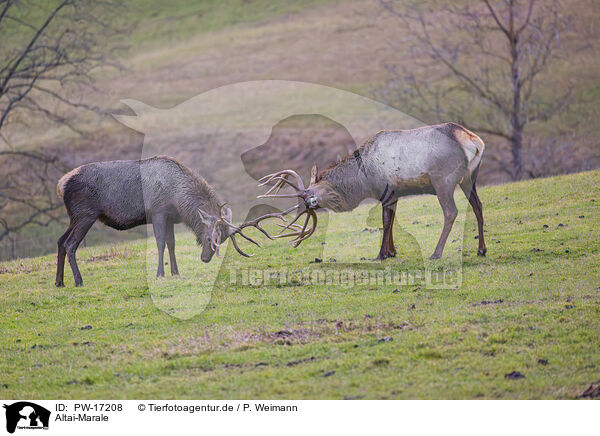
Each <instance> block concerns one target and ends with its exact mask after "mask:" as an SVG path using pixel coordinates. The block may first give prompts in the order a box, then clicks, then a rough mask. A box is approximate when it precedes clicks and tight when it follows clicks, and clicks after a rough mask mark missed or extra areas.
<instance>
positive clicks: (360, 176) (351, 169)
mask: <svg viewBox="0 0 600 436" xmlns="http://www.w3.org/2000/svg"><path fill="white" fill-rule="evenodd" d="M371 185H372V184H371V182H370V177H369V176H368V172H367V169H366V168H365V164H364V162H363V159H362V156H361V150H360V149H359V150H357V151H355V152H354V153H353V154H351V155H350V156H348V157H347V158H346V159H344V160H343V161H342V162H339V163H337V164H336V165H334V166H332V167H330V168H328V169H327V170H325V171H323V172H322V173H321V174H320V175H319V177H318V178H317V182H316V183H315V184H314V185H313V186H312V187H311V188H312V189H313V191H314V193H315V196H316V197H317V201H318V203H319V206H320V207H325V208H328V209H331V210H333V211H335V212H345V211H350V210H353V209H354V208H355V207H357V206H358V205H359V204H360V202H361V201H363V200H364V199H366V198H369V197H373V196H374V193H373V192H372V191H373V189H372V186H371Z"/></svg>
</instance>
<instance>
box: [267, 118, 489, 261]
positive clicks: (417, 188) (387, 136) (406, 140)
mask: <svg viewBox="0 0 600 436" xmlns="http://www.w3.org/2000/svg"><path fill="white" fill-rule="evenodd" d="M484 148H485V146H484V143H483V141H482V140H481V138H479V136H477V135H475V134H474V133H472V132H470V131H469V130H467V129H465V128H464V127H462V126H460V125H458V124H455V123H446V124H440V125H435V126H426V127H421V128H418V129H412V130H396V131H383V132H379V133H377V134H376V135H375V136H373V137H372V138H370V139H369V140H368V141H366V142H365V143H364V144H363V145H362V146H361V147H359V148H358V149H357V150H356V151H355V152H354V153H353V154H350V155H349V156H347V157H346V158H345V159H343V160H342V161H341V162H338V163H336V164H335V165H333V166H331V167H329V168H328V169H326V170H325V171H323V172H321V173H320V174H317V169H316V167H313V170H312V172H311V182H310V185H309V186H308V188H305V187H304V184H303V183H302V179H301V178H300V176H299V175H298V174H297V173H295V172H294V171H292V170H283V171H279V172H277V173H274V174H270V175H268V176H265V177H263V178H262V179H261V180H259V182H261V185H263V186H264V185H272V186H271V188H270V189H269V190H268V191H267V192H266V194H264V195H261V196H260V198H297V197H299V198H300V199H302V200H303V202H304V207H305V209H304V210H302V212H301V213H300V214H298V215H297V216H296V218H295V219H294V220H292V221H290V222H289V223H288V224H287V225H285V226H283V227H284V228H283V229H282V231H281V232H280V233H279V234H278V235H274V236H273V238H285V237H294V236H295V237H296V239H294V241H293V245H294V246H298V245H299V244H300V243H301V242H302V241H304V240H305V239H307V238H309V237H310V236H311V235H312V234H313V233H314V231H315V229H316V226H317V214H316V213H315V209H319V208H327V209H331V210H333V211H335V212H343V211H350V210H352V209H354V208H355V207H356V206H358V205H359V204H360V202H361V201H363V200H364V199H367V198H375V199H378V200H379V201H380V202H381V204H382V208H383V238H382V243H381V249H380V251H379V255H378V257H377V258H378V259H386V258H388V257H394V256H395V255H396V249H395V247H394V239H393V234H392V228H393V223H394V216H395V213H396V206H397V200H398V198H399V197H401V196H406V195H415V194H435V195H437V198H438V200H439V203H440V205H441V207H442V210H443V213H444V226H443V229H442V234H441V236H440V239H439V241H438V243H437V246H436V248H435V251H434V252H433V254H432V255H431V257H430V259H439V258H440V257H441V256H442V252H443V250H444V246H445V244H446V240H447V238H448V234H449V233H450V231H451V229H452V225H453V224H454V220H455V219H456V216H457V213H458V211H457V208H456V204H455V202H454V190H455V189H456V186H457V185H460V187H461V188H462V190H463V192H464V193H465V195H466V196H467V198H468V200H469V203H470V204H471V206H472V208H473V212H474V213H475V217H476V218H477V226H478V231H479V249H478V250H477V254H478V255H480V256H485V254H486V251H487V250H486V246H485V241H484V236H483V224H484V222H483V212H482V205H481V201H480V200H479V196H478V195H477V188H476V181H477V174H478V172H479V167H480V164H481V158H482V156H483V151H484ZM290 178H291V180H290ZM294 179H295V181H292V180H294ZM286 186H287V187H289V186H291V187H292V188H294V189H295V191H296V193H294V194H286V193H283V194H280V193H279V192H280V191H281V189H282V188H284V187H286ZM298 206H299V205H298ZM304 215H306V219H305V220H304V224H303V225H302V226H300V225H299V224H296V223H297V222H298V220H299V219H300V217H301V216H304ZM309 221H311V223H310V226H309ZM286 231H288V233H286Z"/></svg>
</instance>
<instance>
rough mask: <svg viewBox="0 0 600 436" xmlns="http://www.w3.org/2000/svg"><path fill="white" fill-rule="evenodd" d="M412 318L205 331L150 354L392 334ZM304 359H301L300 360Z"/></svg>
mask: <svg viewBox="0 0 600 436" xmlns="http://www.w3.org/2000/svg"><path fill="white" fill-rule="evenodd" d="M414 329H416V327H415V326H414V325H412V324H410V323H409V322H406V321H404V322H392V321H387V322H377V321H373V320H371V319H363V320H358V321H338V320H334V321H326V322H321V323H319V322H316V323H314V324H311V325H310V326H298V327H296V328H286V329H282V330H276V331H261V330H254V331H247V330H237V331H236V330H233V329H232V328H230V329H229V331H227V332H208V331H207V332H204V334H203V335H199V336H195V337H188V338H180V339H178V340H177V341H176V342H170V343H167V344H161V345H158V346H157V347H155V348H153V349H152V350H149V352H148V353H145V354H147V357H150V358H155V357H157V356H160V357H162V358H169V357H172V356H185V355H193V354H197V353H200V352H206V351H214V350H216V349H234V350H244V349H248V348H251V347H253V346H256V345H258V344H260V343H267V344H273V345H281V346H292V345H302V344H307V343H310V342H315V341H318V340H320V339H323V338H328V337H331V338H336V337H337V338H343V337H345V336H347V335H349V334H353V335H354V336H356V335H358V336H361V335H363V334H370V333H373V332H377V334H378V335H379V334H389V333H391V332H393V331H404V330H414ZM298 363H300V362H298Z"/></svg>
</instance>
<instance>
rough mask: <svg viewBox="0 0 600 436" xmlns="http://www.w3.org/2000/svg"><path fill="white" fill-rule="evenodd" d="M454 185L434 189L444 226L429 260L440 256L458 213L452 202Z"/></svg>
mask: <svg viewBox="0 0 600 436" xmlns="http://www.w3.org/2000/svg"><path fill="white" fill-rule="evenodd" d="M454 187H455V186H453V187H452V189H449V188H442V189H439V190H438V189H436V194H437V197H438V201H439V202H440V206H442V210H443V211H444V228H443V229H442V234H441V236H440V240H439V241H438V243H437V246H436V247H435V251H434V252H433V254H432V255H431V257H430V258H429V259H430V260H433V259H439V258H440V257H442V252H443V251H444V246H445V245H446V240H447V239H448V235H449V234H450V230H452V225H453V224H454V220H455V219H456V216H457V215H458V210H457V209H456V204H455V203H454Z"/></svg>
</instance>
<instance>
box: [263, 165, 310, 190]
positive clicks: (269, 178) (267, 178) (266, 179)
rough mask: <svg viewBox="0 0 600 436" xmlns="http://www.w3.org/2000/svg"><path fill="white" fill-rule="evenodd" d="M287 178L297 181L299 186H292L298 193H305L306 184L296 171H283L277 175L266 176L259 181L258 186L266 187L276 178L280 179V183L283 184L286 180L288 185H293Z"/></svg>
mask: <svg viewBox="0 0 600 436" xmlns="http://www.w3.org/2000/svg"><path fill="white" fill-rule="evenodd" d="M286 176H292V177H294V178H295V179H296V183H297V186H294V185H292V186H294V188H295V189H296V190H297V191H304V189H305V188H304V183H303V182H302V177H300V176H299V175H298V173H297V172H296V171H294V170H283V171H279V172H277V173H273V174H269V175H266V176H264V177H262V178H261V179H259V180H258V183H259V185H258V186H264V185H266V184H268V183H270V182H272V181H273V180H275V179H276V178H279V179H280V180H279V182H281V183H283V182H282V180H285V181H286V182H287V183H291V182H289V181H288V180H287V178H286Z"/></svg>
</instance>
